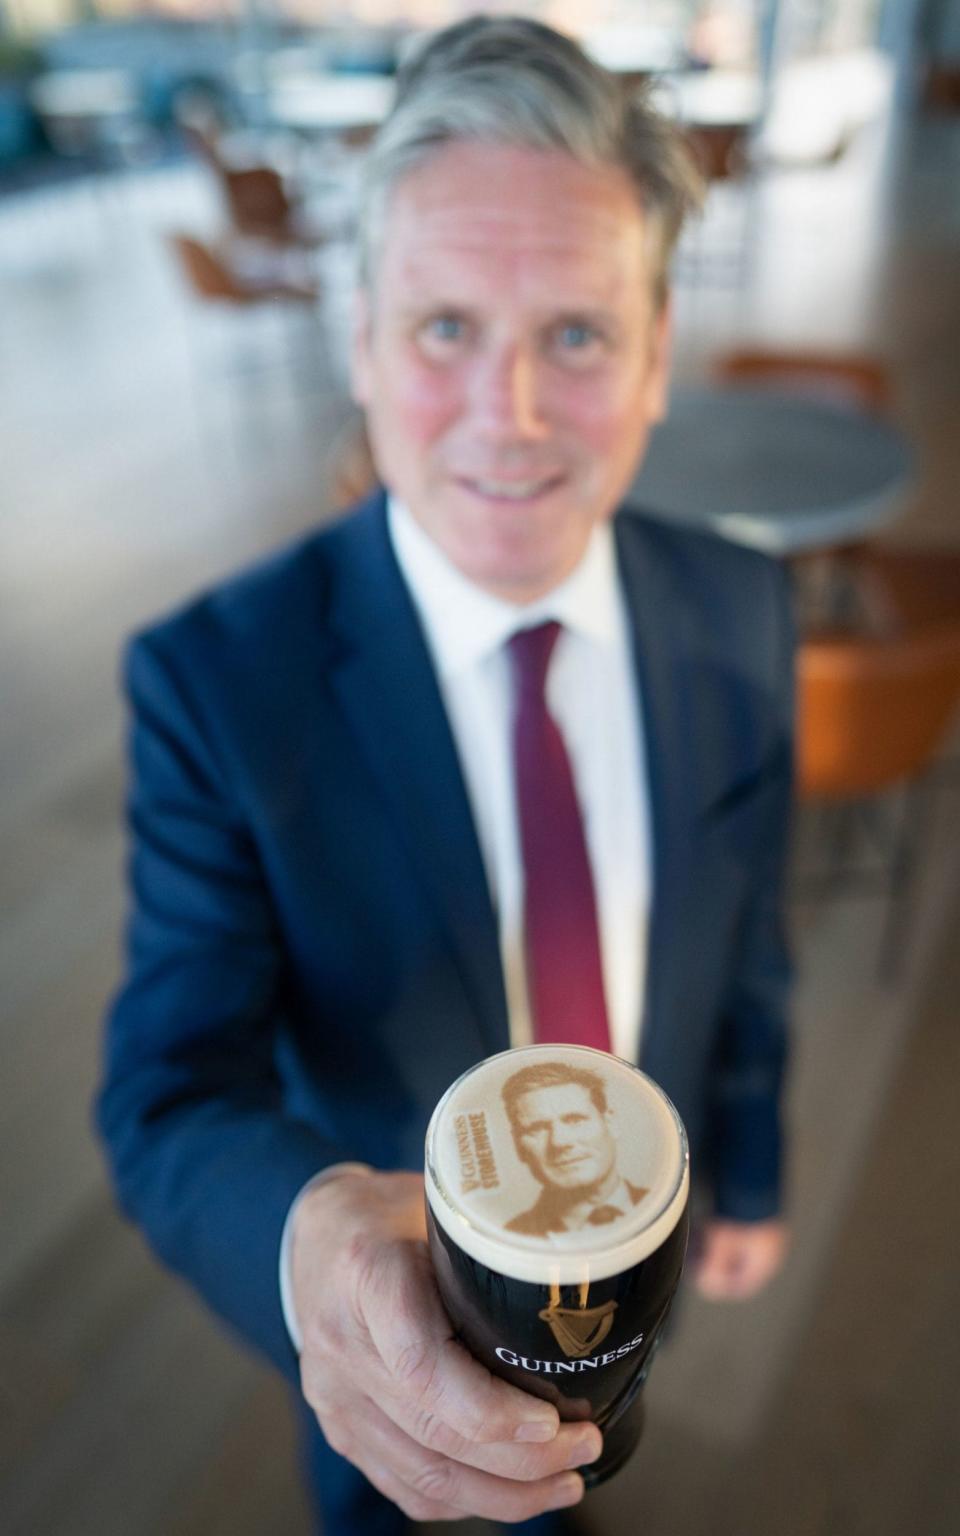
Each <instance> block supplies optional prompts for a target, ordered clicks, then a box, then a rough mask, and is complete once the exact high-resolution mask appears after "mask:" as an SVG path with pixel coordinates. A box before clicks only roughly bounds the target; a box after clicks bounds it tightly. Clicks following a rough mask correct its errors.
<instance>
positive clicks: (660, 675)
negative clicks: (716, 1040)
mask: <svg viewBox="0 0 960 1536" xmlns="http://www.w3.org/2000/svg"><path fill="white" fill-rule="evenodd" d="M615 529H616V536H617V552H618V558H619V562H620V572H621V576H622V578H623V584H624V589H625V593H626V597H627V606H628V608H629V611H630V615H631V620H632V629H633V647H634V665H635V667H636V673H637V680H638V684H639V692H640V704H641V711H642V720H643V735H644V751H645V762H646V771H647V785H648V791H649V796H650V824H651V834H652V844H653V882H652V884H653V895H652V907H651V916H650V925H649V931H648V940H647V970H646V989H645V991H646V996H645V999H644V1017H643V1033H642V1037H641V1038H642V1050H641V1061H642V1064H643V1066H644V1068H645V1069H646V1070H648V1071H649V1072H650V1073H651V1075H652V1076H654V1077H657V1076H658V1062H659V1060H660V1057H661V1054H662V1053H664V1052H667V1051H669V1049H670V1040H669V1018H670V1012H671V1010H670V998H671V995H672V991H673V983H672V977H673V972H674V967H675V966H676V964H677V963H679V962H680V961H681V956H682V949H683V946H682V936H683V927H682V921H683V914H682V895H683V891H684V889H685V888H686V886H687V883H688V878H689V875H690V871H691V866H692V861H693V858H694V846H693V822H694V810H693V808H694V807H695V806H696V805H697V804H698V798H699V797H698V791H697V786H696V785H695V782H694V779H695V762H694V754H693V752H692V750H691V744H690V729H689V721H688V719H687V718H686V715H685V704H686V705H687V706H688V703H689V701H688V700H687V699H686V698H685V695H686V691H687V690H686V687H685V684H686V683H687V682H688V681H689V680H688V679H687V678H685V677H684V675H683V673H684V670H685V669H684V666H683V663H682V656H683V654H684V650H685V647H684V644H683V639H684V637H683V634H682V626H683V624H684V607H683V603H682V600H681V599H679V598H677V597H676V596H675V595H674V594H673V593H672V591H671V587H670V582H669V576H668V572H667V571H666V570H665V569H664V567H663V564H662V562H660V561H658V560H657V559H656V558H655V554H654V552H653V551H652V550H651V549H650V547H649V544H648V541H647V540H646V539H645V538H644V531H643V525H642V523H640V522H639V520H637V519H636V518H634V517H633V516H631V515H630V514H629V513H628V514H621V515H620V517H618V518H617V520H616V524H615ZM678 626H681V633H679V634H678ZM688 959H689V957H688Z"/></svg>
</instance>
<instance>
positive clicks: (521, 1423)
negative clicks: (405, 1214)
mask: <svg viewBox="0 0 960 1536" xmlns="http://www.w3.org/2000/svg"><path fill="white" fill-rule="evenodd" d="M360 1306H361V1309H362V1312H363V1316H364V1320H365V1321H366V1324H367V1327H368V1329H369V1333H370V1338H371V1341H372V1343H373V1346H374V1348H375V1349H376V1351H377V1353H378V1354H379V1357H380V1360H381V1361H382V1363H383V1366H384V1368H385V1372H386V1375H387V1378H388V1380H387V1383H386V1387H387V1396H386V1398H384V1399H380V1401H381V1402H382V1405H383V1407H384V1408H385V1409H386V1411H387V1412H388V1413H389V1414H390V1415H391V1417H393V1418H394V1419H395V1420H396V1422H397V1423H399V1424H402V1425H403V1427H404V1428H405V1429H407V1430H408V1431H409V1433H411V1434H412V1435H414V1436H416V1438H417V1439H419V1440H422V1441H423V1442H424V1443H425V1444H428V1443H430V1440H431V1436H432V1434H433V1432H434V1426H435V1425H436V1424H438V1423H439V1424H443V1425H445V1426H446V1427H447V1429H448V1430H450V1431H451V1432H452V1435H453V1436H455V1437H458V1438H459V1439H460V1440H461V1441H462V1442H464V1443H470V1444H475V1445H490V1444H502V1443H504V1442H512V1441H519V1442H520V1443H522V1444H531V1443H533V1444H537V1443H541V1444H542V1443H546V1442H548V1441H551V1440H553V1439H554V1437H555V1436H556V1434H557V1431H558V1429H559V1427H560V1417H559V1414H558V1413H557V1410H556V1408H554V1407H553V1405H552V1404H551V1403H545V1402H542V1401H541V1400H540V1399H539V1398H535V1397H531V1396H530V1394H529V1393H527V1392H522V1391H520V1389H519V1388H518V1387H513V1386H510V1385H509V1384H508V1383H507V1382H505V1381H501V1380H500V1379H499V1378H498V1377H495V1376H491V1375H490V1372H489V1371H487V1370H486V1369H485V1368H484V1367H483V1366H481V1365H479V1364H478V1363H477V1362H476V1361H475V1360H474V1359H473V1358H472V1356H471V1355H470V1354H469V1353H468V1352H467V1350H466V1349H464V1348H463V1346H462V1345H461V1344H459V1343H458V1342H457V1341H456V1340H455V1339H454V1337H453V1331H452V1328H451V1326H450V1321H449V1318H448V1317H447V1315H446V1313H445V1312H444V1310H443V1307H442V1305H441V1302H440V1297H439V1295H438V1293H437V1289H436V1283H435V1281H434V1278H433V1270H432V1268H431V1266H430V1261H429V1257H428V1255H427V1253H426V1250H425V1249H422V1248H421V1249H416V1250H414V1251H412V1252H410V1251H405V1252H404V1251H397V1252H395V1253H393V1254H392V1255H390V1256H389V1257H388V1258H387V1259H386V1261H385V1262H383V1263H381V1264H380V1265H378V1267H377V1269H376V1272H375V1273H370V1274H369V1276H368V1284H367V1287H366V1288H365V1290H364V1293H363V1295H362V1296H361V1298H360ZM393 1405H395V1407H396V1411H394V1406H393Z"/></svg>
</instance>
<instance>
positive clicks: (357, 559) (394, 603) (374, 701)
mask: <svg viewBox="0 0 960 1536" xmlns="http://www.w3.org/2000/svg"><path fill="white" fill-rule="evenodd" d="M343 532H344V535H345V537H344V539H343V544H342V557H341V560H340V562H339V566H338V568H337V572H336V578H335V581H334V584H333V590H332V591H331V594H330V597H331V601H330V608H329V612H328V615H327V624H328V629H327V634H328V636H329V637H330V639H331V643H330V647H329V654H328V658H327V661H328V668H327V679H328V682H329V685H330V687H331V688H332V690H333V692H334V694H335V696H336V698H337V701H338V703H339V707H340V709H341V710H342V712H343V715H344V716H345V718H346V719H347V721H348V723H349V726H350V728H351V730H352V732H353V735H354V737H355V739H356V742H357V745H358V747H359V749H360V752H361V754H362V756H363V758H364V760H365V762H366V766H367V768H368V769H369V770H370V772H371V773H372V775H373V777H374V779H375V780H376V782H377V785H378V786H379V790H380V793H381V794H382V796H383V799H384V801H385V802H386V803H387V805H388V806H389V807H390V809H391V812H392V814H393V818H394V821H395V824H396V826H397V829H398V831H399V834H400V836H401V838H402V839H403V841H404V842H405V844H406V847H407V850H408V852H409V855H410V858H411V861H412V862H413V864H414V865H415V866H416V868H417V870H418V872H419V875H420V877H421V879H422V880H423V882H424V884H425V886H426V887H427V889H428V891H429V893H430V894H431V896H432V898H433V902H434V906H435V910H436V914H437V919H438V922H439V924H440V926H441V928H442V929H443V930H444V931H445V932H446V934H447V936H448V938H449V941H450V943H451V946H452V949H453V952H454V954H455V957H456V961H457V964H458V966H459V969H460V972H461V975H462V978H463V982H464V986H465V989H466V991H467V995H468V997H469V999H470V1002H471V1004H472V1006H473V1009H474V1012H475V1015H476V1019H477V1022H478V1026H479V1034H480V1037H481V1038H480V1039H479V1041H478V1046H479V1048H480V1050H481V1052H483V1053H490V1052H494V1051H498V1050H503V1049H505V1048H506V1046H507V1045H508V1044H509V1036H508V1027H507V1009H506V998H505V994H504V987H503V977H502V971H501V962H500V950H499V942H498V936H497V927H496V919H495V916H494V912H493V908H492V905H491V901H490V895H489V891H488V888H487V881H486V875H485V871H484V867H483V861H482V856H481V852H480V846H479V843H478V841H477V834H476V830H475V828H474V824H473V817H472V815H471V811H470V805H469V801H468V798H467V793H466V789H465V786H464V781H463V775H462V772H461V769H460V763H459V759H458V757H457V752H456V747H455V745H454V741H453V736H452V734H451V731H450V725H449V722H448V719H447V714H446V709H445V707H444V704H443V700H442V697H441V694H440V690H439V686H438V684H437V679H436V675H435V673H434V669H433V665H432V662H431V660H430V656H429V653H428V651H427V647H426V643H425V641H424V637H423V633H422V630H421V627H420V624H419V620H418V618H417V614H416V611H415V609H414V607H413V603H412V601H411V599H410V595H409V593H408V591H407V588H406V585H405V583H404V581H403V578H402V576H401V574H400V570H399V567H398V565H397V562H396V559H395V557H394V554H393V548H392V545H391V543H390V538H389V533H388V530H387V522H386V510H385V502H384V498H383V496H382V495H380V496H378V497H377V498H375V499H374V500H373V501H371V502H370V503H368V504H367V506H366V507H365V508H364V509H363V510H362V511H361V512H360V513H358V514H356V515H355V517H354V518H353V519H352V520H351V524H350V525H349V526H348V527H345V529H344V530H343Z"/></svg>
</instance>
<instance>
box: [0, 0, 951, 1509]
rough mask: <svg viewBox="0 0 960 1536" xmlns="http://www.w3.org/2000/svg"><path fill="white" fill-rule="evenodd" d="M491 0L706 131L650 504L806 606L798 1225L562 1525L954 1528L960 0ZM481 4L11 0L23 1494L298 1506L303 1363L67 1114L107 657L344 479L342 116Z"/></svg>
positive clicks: (8, 575) (114, 819)
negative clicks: (203, 1306)
mask: <svg viewBox="0 0 960 1536" xmlns="http://www.w3.org/2000/svg"><path fill="white" fill-rule="evenodd" d="M503 8H504V9H511V10H512V9H525V10H526V11H527V12H528V13H529V14H532V15H537V16H539V17H541V18H542V19H544V20H548V21H551V22H554V23H556V24H558V25H560V26H562V27H565V28H567V29H568V30H571V31H573V32H575V33H577V34H578V35H580V36H582V37H583V38H584V40H585V42H586V44H587V46H588V47H589V48H590V50H591V51H592V52H593V53H594V54H595V55H596V56H597V57H598V58H599V59H601V60H602V61H603V62H605V63H607V64H608V65H610V67H612V68H615V69H617V70H619V71H620V72H622V73H623V75H624V77H625V84H626V85H627V86H628V87H632V86H633V85H638V86H639V85H640V83H641V82H642V81H645V80H649V81H651V82H652V88H653V89H654V90H655V91H656V92H657V95H658V97H659V99H660V100H661V101H662V102H663V105H664V107H665V110H667V111H668V112H670V113H671V114H672V115H674V116H675V117H676V118H677V119H678V120H679V121H680V122H681V123H682V124H683V126H684V128H685V130H686V131H687V132H688V133H689V135H690V137H691V140H692V142H693V144H694V147H695V149H696V151H697V153H698V154H699V156H700V158H701V163H702V164H703V167H704V169H705V171H706V173H707V175H708V178H709V194H708V198H707V203H706V207H705V211H704V214H703V216H702V218H701V219H700V220H699V221H698V222H697V223H696V225H695V226H694V227H693V228H691V229H690V231H689V232H688V234H687V235H686V236H685V237H684V240H683V242H682V245H681V249H680V251H679V254H678V257H677V263H676V270H675V274H674V275H675V298H676V369H675V375H676V384H675V388H676V407H677V414H676V422H677V423H679V426H678V427H675V428H674V440H673V442H672V445H671V439H670V435H669V433H670V429H669V427H665V428H663V429H661V433H662V434H663V435H662V437H661V439H660V440H659V441H655V443H654V447H653V450H652V458H651V465H650V470H649V475H648V478H647V479H646V480H644V477H643V475H641V480H640V484H639V486H638V490H637V496H638V499H640V500H643V501H646V502H647V503H649V504H651V505H652V506H654V507H655V508H657V509H658V510H661V511H663V512H664V514H665V515H667V514H669V515H676V516H683V517H693V518H695V519H696V518H705V519H707V520H710V519H711V518H713V519H714V520H715V521H718V522H719V525H720V526H721V531H723V532H724V533H726V534H728V535H729V536H730V537H739V538H744V539H746V540H747V541H748V542H753V543H755V544H758V545H759V546H761V547H764V548H767V549H769V550H771V551H772V552H773V553H775V554H776V555H777V556H778V557H781V558H783V559H785V560H787V561H788V562H789V564H790V569H791V575H792V579H793V582H794V588H795V591H796V594H797V605H798V620H799V623H800V630H801V649H800V690H799V703H798V729H799V740H800V783H799V791H800V796H799V806H798V813H797V819H796V839H795V842H796V849H795V858H794V869H793V875H792V880H791V901H790V917H791V924H792V929H793V935H794V947H795V953H796V958H797V965H798V986H797V997H796V1009H795V1050H794V1071H793V1077H792V1083H791V1096H790V1120H791V1125H792V1149H793V1151H792V1174H791V1186H792V1215H793V1223H794V1234H795V1236H794V1248H793V1254H792V1258H791V1261H790V1264H789V1266H788V1268H787V1271H786V1273H785V1274H784V1275H783V1276H782V1277H781V1278H780V1279H779V1280H778V1281H777V1282H776V1283H775V1285H774V1286H773V1288H772V1289H771V1290H770V1291H769V1293H768V1294H767V1295H765V1296H764V1297H763V1298H761V1299H760V1300H759V1301H757V1302H754V1303H751V1304H749V1305H746V1306H744V1307H742V1308H717V1307H709V1306H708V1305H706V1304H705V1303H702V1302H699V1301H696V1300H695V1299H694V1298H693V1297H692V1296H689V1295H688V1296H686V1297H685V1298H684V1299H683V1301H682V1303H681V1305H680V1307H679V1316H678V1322H677V1326H676V1327H675V1329H674V1331H673V1337H672V1339H671V1340H670V1342H669V1344H668V1346H667V1347H666V1348H665V1350H664V1352H663V1358H662V1359H661V1361H660V1362H659V1364H658V1366H657V1370H656V1371H655V1372H654V1375H653V1378H652V1380H651V1384H650V1387H649V1410H650V1411H649V1416H648V1424H649V1428H648V1432H647V1435H646V1438H645V1441H644V1443H643V1446H642V1447H641V1450H640V1452H639V1453H638V1455H637V1457H636V1458H635V1460H634V1462H633V1463H632V1464H631V1466H630V1467H629V1469H628V1470H627V1471H625V1472H624V1473H623V1474H621V1475H620V1476H619V1477H618V1478H617V1479H615V1480H614V1481H613V1482H611V1483H610V1484H608V1485H607V1486H606V1487H605V1488H603V1489H601V1490H599V1491H598V1492H597V1493H595V1494H593V1495H592V1496H591V1498H590V1499H589V1500H588V1503H587V1505H586V1506H585V1509H584V1514H585V1520H586V1524H587V1526H588V1528H589V1530H590V1531H591V1532H593V1533H595V1536H601V1533H607V1536H621V1533H624V1536H625V1533H627V1532H633V1531H635V1530H642V1531H643V1532H644V1533H645V1536H694V1533H702V1532H706V1531H710V1533H711V1536H770V1533H772V1532H776V1533H777V1536H834V1533H837V1536H839V1533H841V1532H842V1533H843V1536H857V1533H860V1532H863V1533H866V1532H868V1531H869V1532H870V1536H900V1533H901V1532H904V1531H906V1530H907V1529H908V1528H909V1529H910V1530H911V1531H918V1532H920V1533H922V1536H948V1533H950V1536H953V1533H955V1532H956V1531H957V1530H960V1473H958V1465H960V1416H958V1411H957V1398H956V1381H957V1379H958V1376H960V1330H958V1328H957V1323H956V1319H957V1315H958V1310H960V1242H958V1236H957V1227H958V1224H957V1221H956V1216H955V1214H954V1216H951V1215H950V1212H951V1211H954V1212H955V1211H956V1200H957V1189H958V1188H960V1151H958V1137H957V1134H956V1115H957V1109H956V1103H957V1099H956V1089H957V1084H958V1081H960V1070H958V1068H960V1044H958V1031H957V1028H956V1014H957V1009H958V998H960V846H958V845H960V839H958V837H957V828H958V825H960V740H958V733H957V724H958V720H957V705H958V700H960V496H958V491H957V487H958V485H960V261H958V255H960V0H593V3H590V0H567V3H557V4H549V3H546V0H544V3H542V4H539V5H531V6H527V7H521V6H519V5H511V6H509V7H503ZM477 9H488V10H491V9H495V7H483V6H477V5H472V4H471V5H469V6H459V5H456V4H454V3H452V0H447V3H445V0H357V3H354V4H349V5H348V4H341V5H338V4H333V3H327V0H247V3H245V4H242V3H240V0H236V3H234V4H226V3H224V4H221V3H218V0H165V3H161V0H157V3H154V4H149V3H146V0H142V3H136V0H133V3H130V0H0V910H2V914H3V916H2V925H0V1000H2V1008H0V1530H2V1531H3V1532H4V1533H5V1536H201V1533H202V1536H221V1533H224V1536H225V1533H227V1532H229V1533H230V1536H255V1533H256V1536H262V1533H266V1532H279V1531H283V1532H285V1533H286V1536H296V1533H303V1532H306V1531H307V1530H308V1528H309V1525H308V1515H307V1511H306V1507H305V1504H304V1501H303V1498H302V1495H301V1493H300V1490H299V1486H298V1482H297V1474H296V1467H295V1459H294V1457H295V1453H294V1446H293V1440H292V1434H291V1429H290V1422H289V1416H288V1410H287V1403H286V1399H285V1395H284V1390H283V1388H282V1387H281V1386H279V1385H278V1384H277V1383H276V1382H275V1381H274V1380H273V1379H271V1378H270V1377H269V1376H268V1375H267V1374H266V1373H265V1372H264V1371H262V1370H261V1369H260V1367H259V1366H258V1365H257V1364H256V1363H255V1362H253V1361H252V1360H250V1359H249V1358H248V1357H246V1356H245V1355H243V1354H242V1353H241V1352H240V1351H239V1350H238V1349H237V1348H236V1347H235V1345H234V1344H233V1343H232V1342H231V1341H230V1340H228V1339H227V1338H225V1336H224V1335H223V1334H222V1333H221V1331H220V1329H219V1327H218V1325H216V1324H215V1323H214V1322H213V1321H212V1320H211V1319H210V1318H208V1317H207V1316H206V1315H205V1314H204V1313H203V1312H202V1311H201V1310H200V1308H199V1306H198V1305H197V1304H196V1303H195V1302H194V1300H193V1299H192V1298H191V1296H190V1295H188V1294H187V1292H186V1291H185V1290H184V1289H183V1288H182V1287H181V1286H180V1285H179V1283H178V1282H176V1281H175V1280H173V1279H171V1278H170V1277H168V1276H167V1275H165V1274H164V1273H162V1272H161V1271H160V1270H159V1269H158V1268H157V1267H156V1265H155V1264H154V1263H153V1261H152V1260H151V1259H150V1258H149V1256H148V1255H147V1253H146V1251H145V1249H144V1246H143V1244H142V1242H141V1240H140V1238H139V1237H138V1236H137V1235H136V1233H134V1232H132V1231H131V1230H129V1229H128V1228H126V1227H125V1226H124V1225H123V1223H122V1222H121V1221H120V1219H119V1218H118V1216H117V1215H116V1214H115V1212H114V1209H113V1204H112V1200H111V1196H110V1194H109V1192H108V1190H107V1187H106V1181H105V1176H104V1171H103V1167H102V1164H101V1159H100V1156H99V1153H98V1150H97V1147H96V1146H95V1143H94V1140H93V1138H92V1135H91V1131H90V1124H89V1102H90V1098H91V1095H92V1093H93V1090H94V1085H95V1081H96V1076H97V1058H98V1051H99V1031H100V1020H101V1017H102V1013H103V1009H104V1005H105V1001H106V999H107V997H108V996H109V994H110V992H111V989H112V987H113V986H114V984H115V981H116V978H117V974H118V963H119V934H120V931H121V924H122V912H123V881H122V866H123V845H122V830H121V828H122V797H123V787H122V736H123V720H122V712H121V707H120V702H119V699H118V694H117V689H116V665H117V657H118V653H119V648H120V646H121V643H122V640H123V637H124V636H125V635H126V634H127V633H128V632H129V631H130V630H131V629H132V628H133V627H134V626H136V625H138V624H140V623H141V622H145V621H146V620H147V619H149V618H151V617H153V616H154V615H156V614H158V613H159V612H161V611H163V610H164V609H165V608H167V607H169V606H170V605H172V604H173V603H175V602H177V601H179V600H180V599H181V598H183V597H185V596H186V595H188V594H190V593H192V592H194V591H196V590H197V589H198V588H199V587H201V586H203V585H204V584H206V583H208V582H211V581H213V580H215V579H217V578H218V577H219V576H221V575H223V574H225V573H226V572H228V571H230V570H232V569H235V568H236V567H237V566H238V565H240V564H242V563H244V562H246V561H248V560H250V559H252V558H254V557H256V556H257V555H258V554H259V553H261V552H262V551H265V550H267V549H270V548H272V547H274V546H277V545H279V544H280V543H282V542H283V541H284V540H286V539H287V538H288V537H290V536H291V535H294V534H296V533H298V532H299V531H301V530H303V529H305V528H307V527H310V526H313V525H315V524H316V523H318V522H319V521H321V520H323V519H324V518H328V517H330V516H332V515H334V514H335V512H336V510H337V509H338V507H342V506H344V505H346V504H347V502H348V501H349V500H350V497H351V493H352V491H353V489H354V488H359V487H362V485H363V483H364V480H365V477H366V474H367V468H366V465H365V461H364V456H363V447H362V442H361V441H360V440H359V439H358V438H357V423H356V420H355V417H354V414H353V412H352V410H351V407H350V404H349V399H348V394H347V388H346V375H345V357H346V322H347V314H348V300H349V291H350V281H351V271H352V268H351V253H350V236H351V227H352V219H353V207H354V196H355V190H356V184H357V175H358V170H359V167H360V165H361V163H362V156H363V153H364V145H365V143H366V142H367V141H368V139H369V136H370V134H371V132H372V131H373V129H374V128H375V125H376V123H377V122H378V121H379V119H380V118H381V117H382V115H383V113H384V112H385V111H386V109H387V107H388V105H389V101H390V95H391V92H392V88H393V85H392V76H393V74H394V71H395V69H396V64H397V59H398V57H402V54H403V50H404V48H405V47H406V46H407V45H408V42H409V39H410V38H411V36H412V35H413V34H414V33H415V32H416V31H417V29H420V28H423V27H427V26H432V25H435V24H438V23H443V22H445V21H448V20H451V19H454V18H455V17H456V16H457V15H460V14H466V13H467V12H469V11H473V10H477ZM685 413H687V414H685ZM691 422H696V423H697V426H696V430H694V429H693V428H692V427H691V426H690V425H689V424H690V423H691ZM681 429H682V430H681ZM677 431H680V438H679V447H678V444H677V439H676V434H677ZM477 1529H478V1530H479V1529H480V1527H479V1526H478V1527H477ZM358 1536H362V1533H358Z"/></svg>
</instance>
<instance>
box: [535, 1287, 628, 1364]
mask: <svg viewBox="0 0 960 1536" xmlns="http://www.w3.org/2000/svg"><path fill="white" fill-rule="evenodd" d="M587 1289H588V1287H587V1286H585V1285H584V1286H581V1288H580V1296H581V1302H582V1303H583V1304H582V1305H581V1306H579V1307H561V1305H560V1287H559V1286H558V1285H552V1286H551V1287H550V1305H549V1307H544V1308H543V1310H542V1311H541V1312H538V1314H537V1316H538V1317H540V1318H542V1320H543V1321H544V1322H545V1323H546V1324H547V1326H548V1328H549V1329H550V1332H551V1333H552V1334H553V1336H554V1338H555V1339H556V1341H557V1343H558V1344H559V1346H560V1348H561V1349H562V1350H563V1352H564V1354H565V1355H566V1356H567V1358H568V1359H571V1360H581V1359H583V1357H584V1355H589V1353H590V1351H591V1350H592V1349H596V1348H597V1346H598V1345H600V1344H602V1343H603V1341H604V1339H605V1338H606V1336H607V1334H608V1333H609V1332H610V1329H611V1328H612V1327H613V1314H614V1312H616V1310H617V1303H616V1302H615V1301H605V1302H604V1303H603V1304H602V1306H599V1307H588V1306H586V1300H587Z"/></svg>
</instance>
